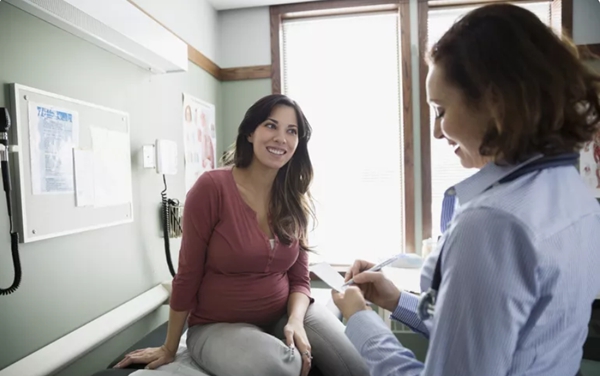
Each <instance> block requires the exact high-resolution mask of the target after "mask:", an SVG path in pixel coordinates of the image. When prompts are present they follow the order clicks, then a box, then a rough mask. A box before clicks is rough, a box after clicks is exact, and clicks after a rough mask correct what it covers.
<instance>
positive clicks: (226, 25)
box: [219, 7, 271, 68]
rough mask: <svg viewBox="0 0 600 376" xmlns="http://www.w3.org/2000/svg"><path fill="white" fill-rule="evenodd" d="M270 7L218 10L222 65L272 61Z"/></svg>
mask: <svg viewBox="0 0 600 376" xmlns="http://www.w3.org/2000/svg"><path fill="white" fill-rule="evenodd" d="M270 33H271V31H270V26H269V8H268V7H258V8H248V9H236V10H227V11H221V12H219V62H220V67H221V68H232V67H248V66H255V65H269V64H271V34H270Z"/></svg>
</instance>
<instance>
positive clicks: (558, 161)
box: [417, 153, 579, 321]
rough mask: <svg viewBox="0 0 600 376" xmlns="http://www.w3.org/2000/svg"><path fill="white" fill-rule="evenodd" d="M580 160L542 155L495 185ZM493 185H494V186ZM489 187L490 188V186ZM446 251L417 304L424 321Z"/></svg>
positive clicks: (434, 297) (430, 313)
mask: <svg viewBox="0 0 600 376" xmlns="http://www.w3.org/2000/svg"><path fill="white" fill-rule="evenodd" d="M578 160H579V154H578V153H568V154H559V155H555V156H550V157H542V158H539V159H536V160H534V161H532V162H531V163H528V164H526V165H525V166H523V167H520V168H518V169H517V170H515V171H513V172H511V173H510V174H509V175H507V176H506V177H504V178H502V179H500V181H498V183H496V184H494V185H493V186H496V185H499V184H504V183H508V182H510V181H513V180H515V179H517V178H519V177H521V176H523V175H527V174H529V173H532V172H535V171H540V170H545V169H548V168H553V167H563V166H575V164H577V161H578ZM493 186H492V187H493ZM490 188H491V187H490ZM488 189H489V188H488ZM443 251H444V247H443V246H442V249H441V250H440V253H439V255H438V259H437V261H436V263H435V270H434V271H433V278H432V280H431V286H430V287H429V289H428V290H427V292H425V293H423V294H421V297H420V299H419V304H418V306H417V313H418V314H419V318H420V319H421V320H423V321H425V320H427V319H430V318H433V315H434V312H435V303H436V300H437V294H438V290H439V288H440V285H441V284H442V253H443Z"/></svg>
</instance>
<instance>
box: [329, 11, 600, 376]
mask: <svg viewBox="0 0 600 376" xmlns="http://www.w3.org/2000/svg"><path fill="white" fill-rule="evenodd" d="M428 63H429V74H428V79H427V96H428V101H429V103H430V105H431V106H432V108H433V109H434V111H435V115H436V117H435V126H434V135H435V137H436V138H437V139H445V140H446V141H447V142H448V143H449V144H450V146H451V147H453V148H454V150H455V153H456V155H457V157H458V158H460V161H461V163H462V165H463V166H464V167H466V168H479V169H480V171H478V172H477V173H476V174H475V175H473V176H472V177H470V178H468V179H466V180H464V181H462V182H460V183H458V184H457V185H455V186H454V187H451V188H450V189H448V191H447V192H446V195H445V198H444V208H443V210H442V211H443V212H444V213H447V214H449V215H447V216H444V215H442V217H443V219H445V218H450V219H451V221H449V222H447V221H446V220H443V223H442V228H443V229H444V230H445V231H444V234H443V235H442V237H441V239H440V240H439V242H438V245H437V248H436V250H435V251H434V252H433V253H432V255H431V256H430V258H429V259H428V260H427V261H426V263H425V266H424V268H423V270H422V279H421V282H422V283H421V288H422V290H423V292H424V294H423V295H422V297H421V299H419V298H418V297H416V296H414V295H411V294H410V293H408V292H404V291H402V292H401V291H400V290H399V289H398V288H397V287H396V286H394V285H393V284H392V283H391V282H390V281H389V280H387V279H386V278H385V277H384V276H383V275H382V274H381V273H372V272H363V271H365V270H366V269H368V268H369V267H371V266H372V264H369V263H366V262H363V261H357V262H356V263H355V264H354V266H353V267H352V268H351V269H350V271H349V273H348V274H347V276H346V279H350V278H354V281H355V282H356V284H357V286H358V287H351V288H349V289H347V290H346V291H345V292H344V293H336V292H334V293H333V298H334V301H335V303H336V305H337V306H338V307H339V308H340V310H341V311H342V313H343V315H344V317H345V318H346V319H348V323H347V329H346V334H347V336H348V337H349V338H350V340H351V341H352V343H353V344H354V346H355V347H356V348H357V349H358V351H359V352H360V353H361V355H362V356H363V358H364V359H365V361H366V362H367V364H368V366H369V368H370V371H371V374H372V375H377V376H388V375H404V376H413V375H414V376H416V375H427V376H453V375H465V376H470V375H472V376H482V375H485V376H496V375H498V376H500V375H503V376H504V375H508V376H512V375H515V376H516V375H519V376H520V375H528V376H538V375H539V376H542V375H544V376H552V375H556V376H565V375H567V376H568V375H575V374H576V373H577V372H578V369H579V364H580V362H581V357H582V345H583V343H584V341H585V338H586V335H587V332H588V321H589V318H590V313H591V305H592V302H593V300H594V298H595V296H596V295H597V293H598V292H599V291H600V273H598V270H597V269H598V265H599V264H600V205H598V203H597V202H596V200H595V199H594V197H593V196H592V194H591V190H590V188H589V187H588V186H586V185H585V184H584V183H583V181H582V179H581V177H580V175H579V173H578V171H577V169H576V168H575V167H574V166H573V165H574V164H576V162H577V157H578V154H577V152H578V150H579V149H580V148H581V146H582V144H584V143H585V142H588V141H590V140H592V138H593V135H594V133H596V132H598V131H599V130H598V128H599V123H600V98H599V96H600V76H598V75H596V74H594V73H592V72H591V71H590V70H589V69H588V68H586V66H585V65H584V64H583V63H582V62H581V61H580V60H579V58H578V56H577V53H576V50H575V48H574V47H573V46H572V45H568V44H567V43H563V42H561V40H560V39H559V38H558V37H557V36H556V35H554V33H553V32H552V31H551V30H550V29H549V28H548V27H546V26H545V25H544V24H543V23H542V22H541V21H540V20H539V19H538V18H537V17H536V16H535V15H534V14H533V13H531V12H529V11H527V10H525V9H523V8H520V7H518V6H513V5H508V4H495V5H488V6H484V7H481V8H478V9H476V10H474V11H472V12H470V13H469V14H467V15H466V16H465V17H463V18H462V19H461V20H460V21H458V22H457V23H456V24H455V25H454V26H452V27H451V28H450V30H449V31H448V32H447V33H446V34H445V35H444V36H443V37H442V38H441V39H440V40H439V41H438V42H437V43H436V44H435V45H434V46H433V48H432V50H431V52H430V56H429V59H428ZM365 299H367V300H370V301H372V302H373V303H375V304H377V305H378V306H380V307H383V308H385V309H387V310H389V311H392V312H393V314H392V318H394V319H396V320H398V321H402V322H404V323H405V324H407V325H409V326H411V327H412V328H414V329H415V330H416V331H418V332H421V333H423V334H424V335H426V336H428V337H430V342H429V350H428V354H427V360H426V362H425V363H424V364H423V363H421V362H419V361H417V360H416V359H415V357H414V355H413V353H412V352H411V351H409V350H408V349H406V348H404V347H403V346H402V344H401V343H399V341H398V340H397V339H396V337H395V336H394V335H393V334H392V333H391V332H390V330H389V328H387V327H386V326H385V325H384V323H383V321H382V320H381V319H380V318H379V316H377V315H376V314H375V313H373V312H371V311H370V310H369V309H368V307H367V306H366V304H365Z"/></svg>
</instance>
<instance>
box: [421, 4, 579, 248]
mask: <svg viewBox="0 0 600 376" xmlns="http://www.w3.org/2000/svg"><path fill="white" fill-rule="evenodd" d="M535 1H539V0H512V2H515V3H516V2H524V3H527V2H529V3H531V2H535ZM498 2H505V1H504V0H428V1H427V0H425V1H419V5H418V20H419V51H420V54H421V57H420V59H419V60H420V64H419V86H420V103H421V106H420V107H421V127H420V128H421V129H420V132H421V133H420V136H421V186H422V195H423V196H422V203H421V205H422V206H421V207H422V222H421V226H422V229H423V239H428V238H430V237H431V235H432V231H431V230H432V228H433V227H432V225H433V223H434V222H432V218H431V194H432V190H431V189H432V187H431V122H430V118H429V117H430V112H429V106H428V105H427V94H426V89H425V80H426V78H427V72H428V70H429V69H428V67H427V64H426V63H425V59H423V56H424V53H425V51H426V48H427V31H428V22H429V9H440V8H449V7H455V6H463V5H485V4H490V3H498ZM550 6H551V8H550V10H551V19H550V23H551V25H552V27H553V28H554V29H556V30H562V33H563V35H566V36H568V37H572V34H573V0H552V2H551V5H550ZM436 220H437V219H436Z"/></svg>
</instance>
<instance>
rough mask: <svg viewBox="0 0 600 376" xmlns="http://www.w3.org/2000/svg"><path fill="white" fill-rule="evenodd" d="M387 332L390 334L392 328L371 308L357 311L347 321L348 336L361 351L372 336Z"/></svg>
mask: <svg viewBox="0 0 600 376" xmlns="http://www.w3.org/2000/svg"><path fill="white" fill-rule="evenodd" d="M385 334H390V328H388V327H387V326H386V325H385V323H384V322H383V320H382V319H381V317H379V315H378V314H377V313H375V312H373V311H370V310H364V311H359V312H356V313H355V314H354V315H352V316H351V317H350V319H348V322H347V323H346V336H347V337H348V339H350V342H352V344H353V345H354V347H355V348H356V349H357V350H358V351H359V352H360V351H361V349H362V348H363V346H364V345H365V344H366V343H368V342H369V341H370V340H371V339H372V338H374V337H378V336H381V335H385Z"/></svg>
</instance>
